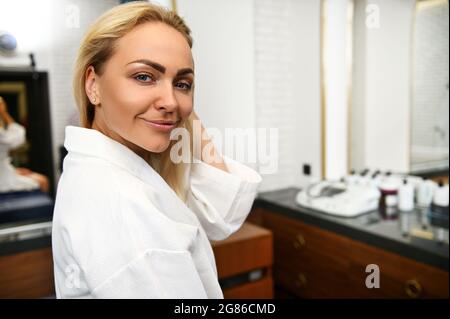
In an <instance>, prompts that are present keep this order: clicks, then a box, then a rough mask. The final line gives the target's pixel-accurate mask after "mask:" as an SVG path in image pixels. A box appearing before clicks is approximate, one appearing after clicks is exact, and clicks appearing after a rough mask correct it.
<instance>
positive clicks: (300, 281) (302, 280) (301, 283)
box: [295, 273, 308, 287]
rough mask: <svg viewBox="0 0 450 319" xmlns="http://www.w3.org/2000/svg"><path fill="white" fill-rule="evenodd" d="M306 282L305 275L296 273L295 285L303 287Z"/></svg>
mask: <svg viewBox="0 0 450 319" xmlns="http://www.w3.org/2000/svg"><path fill="white" fill-rule="evenodd" d="M307 283H308V280H306V276H305V275H304V274H302V273H300V274H298V275H297V279H296V280H295V285H296V286H297V287H304V286H306V284H307Z"/></svg>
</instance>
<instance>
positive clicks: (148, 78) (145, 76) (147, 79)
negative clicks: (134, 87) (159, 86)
mask: <svg viewBox="0 0 450 319" xmlns="http://www.w3.org/2000/svg"><path fill="white" fill-rule="evenodd" d="M134 78H135V79H136V80H138V81H139V82H150V81H151V80H152V79H153V78H152V77H151V76H150V75H148V74H138V75H136V76H135V77H134Z"/></svg>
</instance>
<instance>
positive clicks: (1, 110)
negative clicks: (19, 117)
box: [0, 96, 14, 126]
mask: <svg viewBox="0 0 450 319" xmlns="http://www.w3.org/2000/svg"><path fill="white" fill-rule="evenodd" d="M0 119H1V120H2V121H3V123H5V125H6V126H8V125H9V124H11V123H14V120H13V118H12V117H11V115H9V113H8V107H7V106H6V101H5V100H4V99H3V98H2V97H1V96H0Z"/></svg>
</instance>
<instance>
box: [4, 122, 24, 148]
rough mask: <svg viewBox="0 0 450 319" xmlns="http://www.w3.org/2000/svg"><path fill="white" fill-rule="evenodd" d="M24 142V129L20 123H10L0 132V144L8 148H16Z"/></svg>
mask: <svg viewBox="0 0 450 319" xmlns="http://www.w3.org/2000/svg"><path fill="white" fill-rule="evenodd" d="M24 142H25V129H24V128H23V126H22V125H19V124H17V123H11V124H9V125H8V127H7V128H6V129H5V130H4V131H2V132H0V144H1V145H7V146H8V147H9V148H16V147H18V146H20V145H21V144H23V143H24Z"/></svg>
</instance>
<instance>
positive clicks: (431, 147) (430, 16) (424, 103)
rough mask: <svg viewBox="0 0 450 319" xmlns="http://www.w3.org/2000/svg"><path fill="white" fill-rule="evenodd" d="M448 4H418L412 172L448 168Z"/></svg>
mask: <svg viewBox="0 0 450 319" xmlns="http://www.w3.org/2000/svg"><path fill="white" fill-rule="evenodd" d="M448 10H449V8H448V1H446V0H427V1H419V2H418V3H417V5H416V14H415V21H414V33H413V65H412V67H413V85H412V88H413V92H412V95H413V101H412V114H411V171H412V172H422V171H425V170H427V171H428V170H436V169H447V170H448V148H449V132H448V129H449V123H448V121H449V120H448V117H449V112H448V110H449V105H448V103H449V100H448V77H449V76H448V59H449V57H448V32H449V31H448V19H449V16H448Z"/></svg>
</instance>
